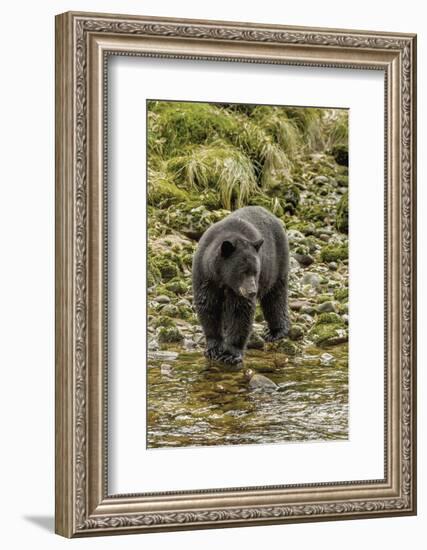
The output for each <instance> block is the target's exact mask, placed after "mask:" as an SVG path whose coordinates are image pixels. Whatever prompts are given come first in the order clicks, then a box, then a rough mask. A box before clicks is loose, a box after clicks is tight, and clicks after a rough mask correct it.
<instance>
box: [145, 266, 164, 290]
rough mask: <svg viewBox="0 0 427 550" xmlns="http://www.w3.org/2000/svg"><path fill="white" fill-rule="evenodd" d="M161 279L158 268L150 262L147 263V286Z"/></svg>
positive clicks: (153, 284)
mask: <svg viewBox="0 0 427 550" xmlns="http://www.w3.org/2000/svg"><path fill="white" fill-rule="evenodd" d="M161 280H162V274H161V273H160V269H158V267H156V265H154V264H153V263H152V262H149V263H148V270H147V286H148V287H150V286H155V285H157V284H158V283H159V282H160V281H161Z"/></svg>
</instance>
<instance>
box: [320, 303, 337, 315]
mask: <svg viewBox="0 0 427 550" xmlns="http://www.w3.org/2000/svg"><path fill="white" fill-rule="evenodd" d="M336 311H337V308H336V306H335V304H334V303H333V302H323V304H319V305H318V306H317V312H318V313H336Z"/></svg>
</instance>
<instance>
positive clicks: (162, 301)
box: [154, 294, 171, 304]
mask: <svg viewBox="0 0 427 550" xmlns="http://www.w3.org/2000/svg"><path fill="white" fill-rule="evenodd" d="M154 301H155V302H157V303H158V304H169V303H170V301H171V299H170V298H169V296H166V294H160V296H156V297H155V298H154Z"/></svg>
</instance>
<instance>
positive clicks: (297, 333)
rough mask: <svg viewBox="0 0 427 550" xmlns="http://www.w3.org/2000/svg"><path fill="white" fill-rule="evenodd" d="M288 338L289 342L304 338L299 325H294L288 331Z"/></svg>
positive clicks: (302, 330)
mask: <svg viewBox="0 0 427 550" xmlns="http://www.w3.org/2000/svg"><path fill="white" fill-rule="evenodd" d="M288 336H289V338H290V339H291V340H302V339H303V338H304V329H303V328H302V326H301V325H297V324H294V325H292V326H291V328H290V329H289V334H288Z"/></svg>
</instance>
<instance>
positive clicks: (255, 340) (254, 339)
mask: <svg viewBox="0 0 427 550" xmlns="http://www.w3.org/2000/svg"><path fill="white" fill-rule="evenodd" d="M247 347H248V349H264V340H263V339H262V338H261V336H260V335H259V334H257V333H256V332H254V331H252V333H251V335H250V337H249V341H248V345H247Z"/></svg>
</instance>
